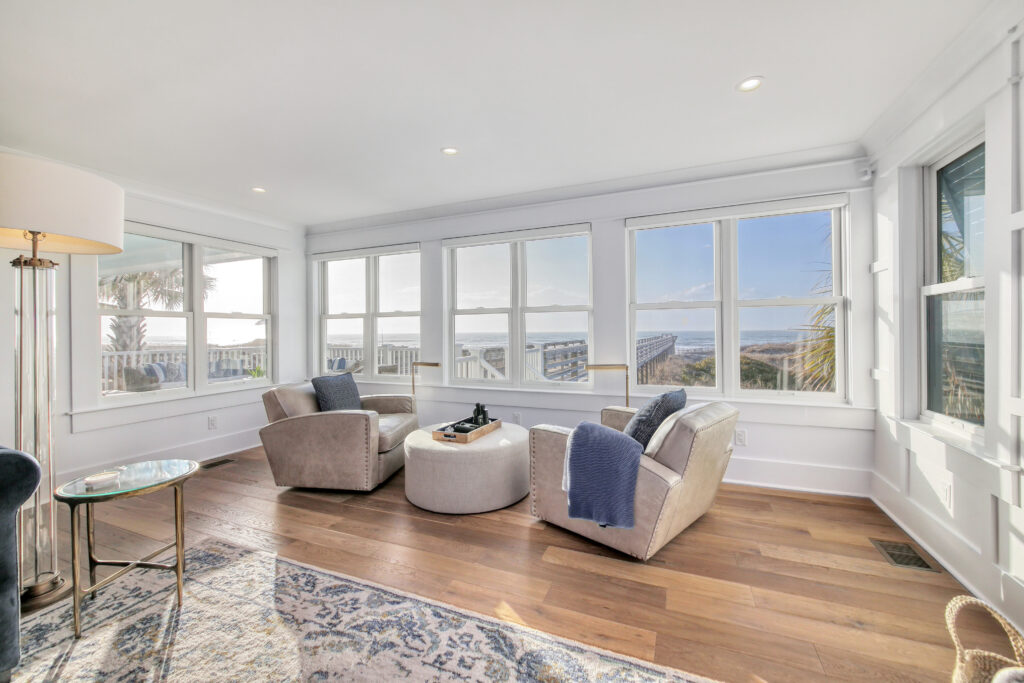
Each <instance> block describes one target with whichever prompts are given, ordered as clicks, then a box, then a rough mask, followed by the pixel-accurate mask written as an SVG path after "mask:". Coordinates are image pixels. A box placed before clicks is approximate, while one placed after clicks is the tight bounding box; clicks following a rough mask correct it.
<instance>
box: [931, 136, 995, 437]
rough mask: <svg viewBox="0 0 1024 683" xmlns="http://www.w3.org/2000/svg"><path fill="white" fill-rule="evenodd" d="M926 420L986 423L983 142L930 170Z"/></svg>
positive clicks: (964, 424) (959, 423)
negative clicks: (927, 418)
mask: <svg viewBox="0 0 1024 683" xmlns="http://www.w3.org/2000/svg"><path fill="white" fill-rule="evenodd" d="M927 186H928V188H929V189H928V199H929V201H928V204H927V209H926V231H925V254H926V257H925V284H924V286H923V287H922V288H921V304H922V306H921V307H922V312H923V315H922V318H923V325H924V333H923V339H924V347H925V348H924V359H923V361H924V371H923V373H922V376H923V379H924V387H923V388H924V401H923V404H924V411H923V412H924V414H925V415H926V416H927V417H929V418H931V419H933V420H937V421H940V422H944V423H947V424H949V425H950V426H960V427H967V426H968V425H972V424H973V425H982V424H984V419H985V280H984V277H983V275H984V265H985V264H984V245H985V241H984V240H985V144H984V143H983V142H982V143H981V144H979V143H978V141H977V140H975V141H974V142H973V143H972V144H969V145H967V146H966V147H961V148H959V149H957V150H956V151H954V152H953V153H952V154H950V155H949V156H947V157H945V158H944V159H942V160H940V161H939V162H938V163H937V164H935V165H934V166H932V167H930V168H929V169H928V177H927Z"/></svg>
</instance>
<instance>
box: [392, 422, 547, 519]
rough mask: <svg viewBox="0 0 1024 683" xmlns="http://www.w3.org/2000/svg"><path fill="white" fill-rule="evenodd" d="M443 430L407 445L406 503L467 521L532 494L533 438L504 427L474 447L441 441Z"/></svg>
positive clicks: (413, 437) (422, 433) (416, 436)
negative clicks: (469, 516)
mask: <svg viewBox="0 0 1024 683" xmlns="http://www.w3.org/2000/svg"><path fill="white" fill-rule="evenodd" d="M440 426H441V425H434V426H432V427H426V428H424V429H417V430H416V431H415V432H413V433H412V434H410V435H409V436H408V437H406V439H405V497H406V498H408V499H409V502H410V503H412V504H413V505H415V506H417V507H421V508H423V509H424V510H430V511H432V512H446V513H448V514H455V515H467V514H472V513H474V512H487V511H488V510H497V509H499V508H503V507H508V506H509V505H511V504H512V503H515V502H516V501H519V500H521V499H522V498H523V497H524V496H525V495H526V494H527V493H529V492H530V444H529V438H530V433H529V432H528V431H527V430H525V429H523V428H522V427H520V426H519V425H515V424H502V426H501V427H500V428H498V429H496V430H494V431H493V432H491V433H490V434H487V435H485V436H482V437H480V438H479V439H477V440H476V441H472V442H470V443H451V442H446V441H435V440H434V438H433V436H432V435H431V432H432V431H433V430H434V429H435V428H437V427H440Z"/></svg>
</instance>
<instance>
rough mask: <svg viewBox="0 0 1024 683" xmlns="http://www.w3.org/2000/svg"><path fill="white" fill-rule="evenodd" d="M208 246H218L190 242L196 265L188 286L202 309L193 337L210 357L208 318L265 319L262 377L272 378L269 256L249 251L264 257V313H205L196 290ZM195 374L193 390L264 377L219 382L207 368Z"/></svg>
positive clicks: (201, 275)
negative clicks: (190, 286)
mask: <svg viewBox="0 0 1024 683" xmlns="http://www.w3.org/2000/svg"><path fill="white" fill-rule="evenodd" d="M210 248H212V249H219V248H221V247H213V246H208V245H203V244H193V245H191V251H192V253H193V257H192V261H193V264H196V265H194V266H193V267H192V278H193V279H192V281H191V283H192V288H191V289H192V291H193V292H196V295H195V300H196V302H198V303H199V306H198V308H200V309H201V310H200V311H199V315H197V316H196V322H195V329H196V331H195V337H196V339H197V340H198V339H200V338H201V339H202V343H203V347H202V351H203V353H205V354H206V357H207V358H209V356H210V353H209V343H210V342H209V337H208V336H207V331H208V325H207V323H208V322H209V321H210V319H217V320H263V321H264V325H265V329H266V340H267V350H266V367H265V368H264V377H266V378H271V377H273V374H272V373H273V357H274V354H273V341H272V337H273V334H272V332H273V328H272V324H273V323H272V319H273V317H272V316H271V314H270V308H271V301H272V298H273V297H272V296H271V288H270V284H269V283H270V278H271V276H272V270H273V269H272V268H271V264H270V259H269V258H268V257H266V256H262V255H260V254H252V256H253V257H254V258H260V259H262V260H263V313H210V312H207V311H206V308H205V306H203V305H202V301H201V297H200V296H199V294H198V292H200V291H202V287H203V278H204V277H205V266H206V261H205V260H204V257H205V255H206V250H207V249H210ZM232 250H233V251H239V252H243V253H246V254H248V253H250V252H249V250H248V249H246V248H244V247H242V248H238V247H235V248H233V249H232ZM193 310H194V309H193ZM197 348H198V347H197ZM196 374H197V376H196V389H197V390H201V391H208V390H209V388H210V387H218V388H220V387H232V386H235V387H237V386H242V385H245V386H250V385H252V383H253V380H259V379H263V378H260V377H254V378H252V379H230V380H224V381H220V382H211V381H210V378H209V371H207V372H206V373H196ZM200 375H201V376H200Z"/></svg>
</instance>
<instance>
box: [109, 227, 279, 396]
mask: <svg viewBox="0 0 1024 683" xmlns="http://www.w3.org/2000/svg"><path fill="white" fill-rule="evenodd" d="M126 230H127V231H133V230H134V231H137V232H126V233H125V238H124V251H122V252H121V253H120V254H113V255H109V256H99V257H98V262H97V268H98V283H97V284H98V310H97V313H98V315H99V327H100V387H99V389H100V394H101V395H103V396H117V395H126V394H140V393H142V392H147V393H154V392H155V393H156V394H158V395H167V393H168V392H174V393H175V394H185V393H194V392H196V391H199V392H202V391H204V390H206V389H208V388H212V387H213V386H214V385H217V386H219V387H223V386H230V385H233V384H242V383H247V382H252V381H254V380H260V379H264V378H269V377H270V376H271V372H270V343H271V339H272V335H271V334H270V326H271V321H272V318H271V316H270V313H269V309H270V287H269V282H270V257H269V256H267V255H266V254H265V253H264V252H265V251H266V250H263V249H261V248H259V247H250V246H248V245H237V246H236V245H235V244H234V243H227V242H217V246H211V245H209V244H206V243H204V244H199V243H194V242H191V241H184V240H182V239H179V238H176V237H175V234H176V233H174V232H173V231H168V230H160V229H156V228H150V227H148V226H142V225H137V224H134V223H128V224H127V227H126ZM257 252H258V253H257Z"/></svg>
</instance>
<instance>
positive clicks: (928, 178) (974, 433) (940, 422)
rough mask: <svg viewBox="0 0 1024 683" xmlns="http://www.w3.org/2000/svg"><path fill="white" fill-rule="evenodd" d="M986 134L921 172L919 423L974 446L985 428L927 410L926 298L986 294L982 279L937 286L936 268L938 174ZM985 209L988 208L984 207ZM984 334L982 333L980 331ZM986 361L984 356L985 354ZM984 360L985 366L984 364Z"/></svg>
mask: <svg viewBox="0 0 1024 683" xmlns="http://www.w3.org/2000/svg"><path fill="white" fill-rule="evenodd" d="M985 142H986V141H985V133H984V131H982V132H979V133H977V134H975V135H972V136H971V137H970V138H968V139H967V140H964V141H962V142H960V143H959V144H957V145H955V146H954V147H952V148H949V151H947V152H946V153H945V154H943V155H942V156H941V157H939V158H938V159H936V160H935V161H934V162H932V163H930V164H928V165H927V166H924V167H923V170H924V175H925V177H924V182H923V183H922V189H923V194H924V197H923V203H924V211H923V212H922V213H923V218H924V223H923V226H922V233H923V235H922V239H921V244H922V249H923V252H924V256H923V262H922V267H921V277H922V282H921V284H920V286H919V288H918V317H919V321H918V329H919V330H920V333H919V334H918V342H919V344H920V347H919V348H920V352H919V354H918V358H919V369H918V372H919V374H920V383H919V386H918V390H919V392H920V394H919V405H920V415H919V419H920V420H921V421H922V422H925V423H928V424H930V425H933V426H935V427H938V428H940V429H944V430H946V431H949V432H951V433H953V434H956V435H958V436H963V437H966V438H968V439H970V440H971V441H973V442H976V443H983V441H984V438H985V425H984V424H980V425H979V424H974V423H973V422H968V421H967V420H962V419H960V418H957V417H952V416H950V415H946V414H945V413H938V412H935V411H934V410H929V408H928V298H929V297H931V296H935V295H940V294H953V293H967V292H971V291H977V290H981V291H982V292H983V293H984V292H985V277H984V276H978V277H961V278H959V279H957V280H953V281H951V282H940V281H939V280H940V279H941V277H940V270H939V269H940V265H939V241H938V240H939V230H938V227H939V226H938V220H939V216H938V198H939V188H938V172H939V171H940V170H941V169H942V168H944V167H945V166H947V165H948V164H950V163H951V162H953V161H955V160H956V159H958V158H960V157H962V156H963V155H965V154H967V153H968V152H970V151H971V150H973V149H975V148H976V147H978V146H980V145H982V144H985ZM985 174H986V176H987V175H988V161H987V159H986V166H985ZM987 199H988V195H987V188H986V202H987ZM986 208H987V207H986ZM985 221H986V225H985V228H986V231H987V228H988V216H987V214H986V217H985ZM982 333H983V334H984V330H983V331H982ZM986 358H987V354H986ZM987 362H988V361H987V360H986V364H987Z"/></svg>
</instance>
